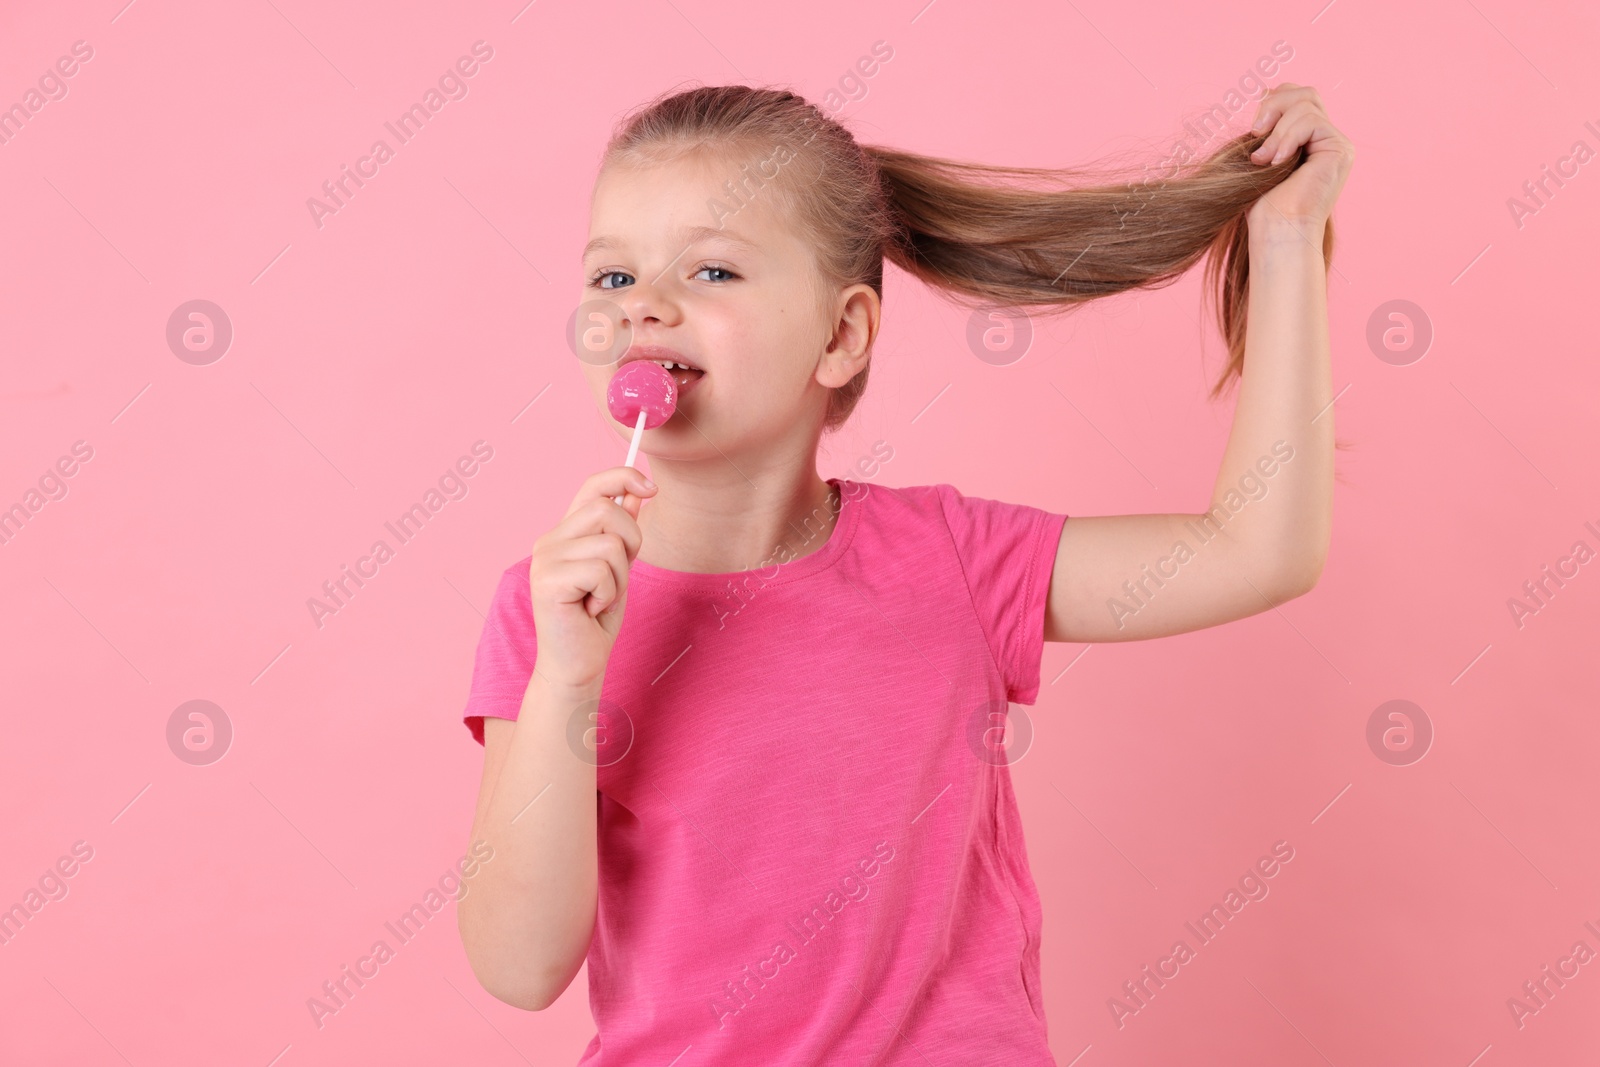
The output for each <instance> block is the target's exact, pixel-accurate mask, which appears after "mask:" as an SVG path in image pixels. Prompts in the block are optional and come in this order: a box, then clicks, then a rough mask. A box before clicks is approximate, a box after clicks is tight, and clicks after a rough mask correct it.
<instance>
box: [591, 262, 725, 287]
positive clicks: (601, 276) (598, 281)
mask: <svg viewBox="0 0 1600 1067" xmlns="http://www.w3.org/2000/svg"><path fill="white" fill-rule="evenodd" d="M706 271H720V272H721V273H723V274H725V275H727V278H708V279H706V280H707V281H713V282H720V281H727V280H728V279H730V278H737V277H738V275H737V274H735V273H734V272H733V271H731V270H729V269H728V268H727V267H721V266H718V265H716V264H715V263H710V264H707V265H706V266H704V267H701V268H700V269H699V270H697V271H695V274H696V275H697V276H698V275H701V274H704V273H705V272H706ZM619 274H620V275H621V276H622V277H624V278H628V277H632V275H630V274H629V273H628V272H627V271H625V270H602V271H596V272H595V274H594V275H593V276H592V277H591V278H590V279H589V284H590V286H592V287H593V288H596V289H620V288H621V286H620V285H606V284H605V279H607V278H611V277H615V276H617V275H619Z"/></svg>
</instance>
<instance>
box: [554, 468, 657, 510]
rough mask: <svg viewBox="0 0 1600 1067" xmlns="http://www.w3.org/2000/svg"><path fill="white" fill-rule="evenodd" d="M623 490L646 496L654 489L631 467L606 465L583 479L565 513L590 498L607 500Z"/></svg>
mask: <svg viewBox="0 0 1600 1067" xmlns="http://www.w3.org/2000/svg"><path fill="white" fill-rule="evenodd" d="M624 491H627V492H631V493H634V494H635V495H637V496H641V497H648V496H651V495H653V494H654V493H655V492H656V489H655V486H653V485H651V484H650V480H649V479H648V478H646V477H645V476H644V475H643V474H642V473H640V472H639V471H637V470H634V469H633V468H632V467H628V466H620V467H607V468H606V469H605V470H603V471H596V472H595V473H594V474H591V475H590V476H589V477H588V478H585V479H584V481H583V484H582V485H580V486H579V487H578V492H577V494H576V495H575V496H574V497H573V498H572V506H571V507H569V508H568V509H567V514H568V515H571V514H572V513H573V512H574V511H577V510H578V509H579V508H581V507H583V506H584V505H585V504H587V503H588V502H589V501H591V500H600V499H605V500H609V499H611V498H612V497H615V496H617V495H618V494H619V493H622V492H624Z"/></svg>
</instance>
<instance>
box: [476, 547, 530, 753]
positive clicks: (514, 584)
mask: <svg viewBox="0 0 1600 1067" xmlns="http://www.w3.org/2000/svg"><path fill="white" fill-rule="evenodd" d="M531 563H532V557H531V556H530V557H529V558H528V559H524V560H523V561H522V562H520V563H515V564H512V565H511V566H510V567H507V568H506V571H505V573H504V574H502V575H500V584H499V585H498V586H497V587H496V588H495V591H494V597H493V599H492V600H491V601H490V602H489V614H488V616H487V617H486V618H485V619H484V622H483V634H482V635H481V636H480V637H479V638H478V651H477V653H476V655H475V656H474V658H473V662H472V687H471V689H470V690H469V691H468V693H467V707H466V711H465V713H464V714H463V715H462V720H463V721H464V722H465V723H466V724H467V729H468V730H470V731H471V732H472V737H473V740H475V741H477V742H478V744H480V745H481V744H483V717H484V716H485V715H493V716H495V717H496V718H501V719H515V718H516V717H517V714H518V713H519V712H520V711H521V710H522V697H523V694H524V693H526V692H527V689H528V679H530V678H532V677H533V664H534V652H535V646H534V629H533V596H532V590H531V589H530V588H529V586H528V567H529V566H530V564H531Z"/></svg>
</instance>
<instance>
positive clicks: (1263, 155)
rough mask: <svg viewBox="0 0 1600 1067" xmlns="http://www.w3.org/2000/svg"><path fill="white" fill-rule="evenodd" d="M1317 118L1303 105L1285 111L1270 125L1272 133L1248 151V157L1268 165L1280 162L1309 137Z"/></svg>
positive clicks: (1316, 115) (1313, 112) (1317, 116)
mask: <svg viewBox="0 0 1600 1067" xmlns="http://www.w3.org/2000/svg"><path fill="white" fill-rule="evenodd" d="M1319 118H1320V116H1319V115H1318V114H1317V113H1316V112H1315V111H1312V110H1310V109H1309V108H1305V107H1296V108H1294V109H1292V110H1290V111H1288V112H1285V113H1284V114H1283V115H1282V116H1281V117H1280V118H1279V119H1278V121H1277V123H1276V124H1275V125H1274V126H1273V127H1272V133H1271V134H1269V135H1268V136H1267V139H1266V140H1264V141H1262V142H1261V146H1260V147H1259V148H1257V149H1256V150H1255V151H1254V152H1251V153H1250V158H1251V159H1253V160H1255V161H1256V162H1258V163H1266V164H1268V165H1269V166H1275V165H1277V164H1279V163H1282V162H1283V161H1284V160H1285V159H1287V158H1288V157H1289V156H1290V155H1292V154H1293V153H1294V151H1295V149H1297V148H1299V147H1300V146H1301V145H1302V144H1304V143H1305V142H1306V141H1307V140H1309V139H1310V137H1311V133H1312V131H1313V130H1315V129H1316V124H1317V122H1318V120H1319Z"/></svg>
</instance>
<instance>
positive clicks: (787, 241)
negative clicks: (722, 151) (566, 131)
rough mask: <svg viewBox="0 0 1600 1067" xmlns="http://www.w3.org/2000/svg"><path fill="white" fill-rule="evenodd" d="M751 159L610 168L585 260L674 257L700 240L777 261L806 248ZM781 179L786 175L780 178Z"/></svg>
mask: <svg viewBox="0 0 1600 1067" xmlns="http://www.w3.org/2000/svg"><path fill="white" fill-rule="evenodd" d="M744 162H745V161H744V160H742V159H740V158H739V157H738V156H737V155H713V154H711V153H707V152H690V153H687V154H684V155H681V156H678V157H677V158H674V159H671V160H668V161H663V162H649V163H645V162H632V161H613V162H611V163H608V164H607V165H606V166H605V167H604V168H603V169H602V170H601V172H600V174H599V176H598V177H597V178H596V179H595V186H594V194H593V198H592V199H591V201H590V205H589V243H588V245H587V246H585V248H584V256H585V258H588V257H589V256H590V255H591V254H596V255H598V254H600V253H602V252H608V251H610V252H629V251H632V252H644V251H652V250H656V249H657V247H658V246H660V247H665V246H669V245H670V246H672V249H671V251H670V252H668V255H673V254H676V253H677V252H678V251H679V250H680V249H682V248H684V247H685V246H686V245H688V244H690V243H694V242H704V243H708V244H710V243H715V244H719V245H722V246H724V247H727V248H728V249H729V250H730V251H734V252H742V253H746V254H749V255H762V256H769V257H774V258H776V257H783V256H787V255H792V254H794V253H796V252H799V251H801V247H800V243H799V241H798V239H797V237H796V235H795V234H794V233H793V232H792V229H791V227H790V226H789V225H788V220H787V218H786V217H785V201H784V199H783V198H782V197H781V196H780V195H779V190H778V189H777V188H776V187H775V186H774V184H773V180H765V179H760V178H759V177H758V176H754V175H753V171H752V170H751V169H750V168H749V167H747V166H746V167H741V164H742V163H744ZM782 178H783V175H782V172H780V173H779V175H778V176H777V178H776V179H775V180H777V181H781V180H782ZM758 181H761V182H762V184H760V185H758V184H757V182H758Z"/></svg>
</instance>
